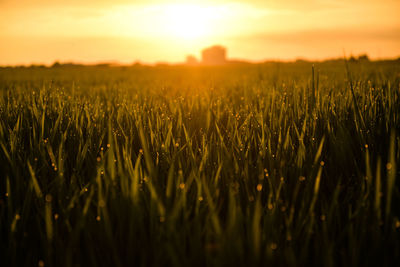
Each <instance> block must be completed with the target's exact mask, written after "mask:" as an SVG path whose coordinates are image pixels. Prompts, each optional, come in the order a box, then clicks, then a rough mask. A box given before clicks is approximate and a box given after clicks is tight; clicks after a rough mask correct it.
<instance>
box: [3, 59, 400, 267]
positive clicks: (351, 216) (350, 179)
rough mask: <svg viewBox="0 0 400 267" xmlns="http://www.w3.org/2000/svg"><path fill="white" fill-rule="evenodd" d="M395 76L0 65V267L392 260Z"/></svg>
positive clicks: (398, 254)
mask: <svg viewBox="0 0 400 267" xmlns="http://www.w3.org/2000/svg"><path fill="white" fill-rule="evenodd" d="M399 86H400V62H399V61H386V62H349V63H348V68H347V69H346V66H345V62H343V61H336V62H323V63H316V64H315V67H313V65H312V64H311V63H307V62H297V63H267V64H259V65H242V66H239V65H238V66H222V67H184V66H159V67H144V66H135V67H105V66H97V67H95V66H92V67H90V66H89V67H81V66H69V67H65V66H64V67H63V66H60V67H53V68H2V69H0V238H1V241H0V255H1V263H0V264H1V265H2V266H41V267H42V266H116V267H119V266H266V265H270V266H310V265H315V266H321V265H323V266H395V265H396V264H399V263H400V221H399V218H400V202H399V201H400V190H399V184H400V181H399V171H400V168H399V164H400V146H399V143H400V89H399ZM3 264H4V265H3Z"/></svg>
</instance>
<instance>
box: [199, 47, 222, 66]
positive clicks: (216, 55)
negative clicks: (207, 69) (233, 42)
mask: <svg viewBox="0 0 400 267" xmlns="http://www.w3.org/2000/svg"><path fill="white" fill-rule="evenodd" d="M201 60H202V63H203V64H206V65H221V64H225V63H226V48H225V47H223V46H220V45H215V46H211V47H208V48H205V49H204V50H203V51H201Z"/></svg>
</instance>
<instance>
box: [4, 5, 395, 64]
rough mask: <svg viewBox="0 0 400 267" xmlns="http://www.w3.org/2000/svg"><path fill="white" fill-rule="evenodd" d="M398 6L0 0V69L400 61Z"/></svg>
mask: <svg viewBox="0 0 400 267" xmlns="http://www.w3.org/2000/svg"><path fill="white" fill-rule="evenodd" d="M399 14H400V0H264V1H261V0H247V1H229V0H217V1H207V0H202V1H194V0H193V1H179V0H175V1H162V0H150V1H149V0H147V1H143V0H139V1H128V0H111V1H107V0H85V1H84V0H35V1H32V0H0V65H6V64H30V63H45V64H49V63H52V62H54V61H55V60H59V61H75V62H86V63H88V62H103V61H118V62H123V63H131V62H133V61H136V60H139V61H142V62H147V63H153V62H157V61H169V62H180V61H183V60H184V59H185V56H186V55H187V54H193V55H195V56H197V57H199V56H200V50H201V49H202V48H204V47H206V46H209V45H213V44H221V45H224V46H226V47H227V48H228V57H230V58H238V59H249V60H254V61H262V60H265V59H284V60H286V59H295V58H308V59H322V58H331V57H340V56H343V50H344V51H345V53H346V54H348V55H349V54H354V55H358V54H361V53H368V54H369V55H370V57H372V58H388V57H389V58H393V57H398V56H400V16H399Z"/></svg>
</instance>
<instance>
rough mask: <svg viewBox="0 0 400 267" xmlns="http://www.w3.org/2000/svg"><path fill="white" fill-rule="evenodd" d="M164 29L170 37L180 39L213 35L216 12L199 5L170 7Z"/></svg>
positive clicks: (166, 11)
mask: <svg viewBox="0 0 400 267" xmlns="http://www.w3.org/2000/svg"><path fill="white" fill-rule="evenodd" d="M164 15H165V19H164V23H165V25H164V27H165V31H166V33H167V34H168V35H170V36H171V37H173V38H179V39H187V40H193V39H199V38H204V37H207V36H210V35H211V34H212V24H213V20H214V19H215V17H216V14H215V11H214V10H213V9H212V8H210V7H206V6H199V5H184V4H181V5H168V6H167V7H166V8H165V13H164Z"/></svg>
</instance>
